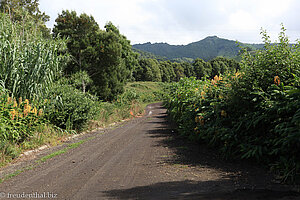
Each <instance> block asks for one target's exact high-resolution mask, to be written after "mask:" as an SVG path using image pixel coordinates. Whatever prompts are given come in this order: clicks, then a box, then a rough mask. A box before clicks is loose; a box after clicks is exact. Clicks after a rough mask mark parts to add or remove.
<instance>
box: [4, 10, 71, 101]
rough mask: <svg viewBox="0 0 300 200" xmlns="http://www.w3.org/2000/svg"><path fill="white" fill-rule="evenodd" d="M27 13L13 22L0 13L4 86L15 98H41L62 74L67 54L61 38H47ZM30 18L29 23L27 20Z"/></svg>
mask: <svg viewBox="0 0 300 200" xmlns="http://www.w3.org/2000/svg"><path fill="white" fill-rule="evenodd" d="M26 18H27V16H26V15H25V16H24V20H23V23H18V22H12V21H11V20H10V18H9V16H7V15H6V14H3V13H0V87H4V88H5V89H7V90H8V91H10V93H11V95H12V96H14V97H17V98H18V97H23V98H30V99H32V98H39V97H42V96H43V95H44V94H45V93H46V92H47V90H48V88H49V86H50V85H51V83H52V82H53V81H54V80H55V79H56V78H57V77H58V76H59V75H60V72H61V70H62V67H63V63H66V62H65V60H66V58H67V57H66V56H64V55H62V54H60V53H59V52H61V51H63V50H64V49H65V48H66V45H65V41H64V40H61V39H45V38H43V36H42V33H41V32H40V31H39V30H38V29H37V28H32V27H35V25H34V24H33V22H32V20H27V19H26ZM25 21H26V22H25Z"/></svg>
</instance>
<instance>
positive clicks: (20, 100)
mask: <svg viewBox="0 0 300 200" xmlns="http://www.w3.org/2000/svg"><path fill="white" fill-rule="evenodd" d="M21 103H22V97H20V98H19V105H20V104H21Z"/></svg>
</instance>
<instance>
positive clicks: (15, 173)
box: [0, 137, 94, 183]
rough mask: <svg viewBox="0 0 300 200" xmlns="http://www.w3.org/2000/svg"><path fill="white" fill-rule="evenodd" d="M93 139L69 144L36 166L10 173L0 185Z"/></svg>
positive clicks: (42, 159) (41, 159) (38, 162)
mask: <svg viewBox="0 0 300 200" xmlns="http://www.w3.org/2000/svg"><path fill="white" fill-rule="evenodd" d="M93 138H94V137H90V138H87V139H85V140H80V141H79V142H76V143H72V144H69V145H68V146H67V147H65V148H64V149H61V150H58V151H55V152H53V153H51V154H49V155H46V156H44V157H42V158H40V159H39V160H37V161H36V162H35V164H32V165H29V166H26V167H24V168H22V169H20V170H16V171H14V172H13V173H10V174H8V175H6V176H5V177H3V178H2V179H0V183H2V182H3V181H6V180H8V179H11V178H13V177H15V176H17V175H19V174H21V173H23V172H24V171H27V170H31V169H34V168H35V167H36V166H37V165H38V164H40V163H43V162H46V161H47V160H49V159H51V158H53V157H55V156H59V155H61V154H64V153H66V152H67V151H68V150H70V149H75V148H78V147H79V146H80V145H81V144H83V143H85V142H87V141H88V140H91V139H93Z"/></svg>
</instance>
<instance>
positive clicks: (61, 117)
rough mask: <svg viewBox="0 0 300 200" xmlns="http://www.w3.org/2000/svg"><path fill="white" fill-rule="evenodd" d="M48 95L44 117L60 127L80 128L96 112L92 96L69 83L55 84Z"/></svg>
mask: <svg viewBox="0 0 300 200" xmlns="http://www.w3.org/2000/svg"><path fill="white" fill-rule="evenodd" d="M48 96H49V98H48V101H49V102H48V103H46V106H45V115H46V118H47V119H48V120H49V121H50V122H51V123H52V124H54V125H56V126H58V127H60V128H63V129H68V130H70V129H75V130H82V129H83V128H84V126H85V125H86V123H87V122H88V120H89V119H92V117H93V114H94V113H95V112H96V105H97V103H96V102H95V99H94V97H93V96H91V95H90V94H88V93H83V92H81V91H80V90H78V89H76V88H74V87H72V86H70V85H65V84H62V85H61V84H59V83H58V84H55V85H54V86H53V87H52V88H51V91H50V92H49V94H48Z"/></svg>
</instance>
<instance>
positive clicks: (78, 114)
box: [0, 1, 163, 166]
mask: <svg viewBox="0 0 300 200" xmlns="http://www.w3.org/2000/svg"><path fill="white" fill-rule="evenodd" d="M0 8H1V13H0V26H1V29H0V162H1V164H0V165H1V166H3V165H5V164H7V163H8V162H10V161H12V160H14V159H16V158H17V157H18V156H19V155H20V153H22V152H23V151H24V150H28V149H33V148H37V147H39V146H41V145H43V144H50V145H56V144H59V143H60V142H61V141H64V140H65V138H66V137H68V136H69V135H70V134H77V133H80V132H82V131H86V130H91V129H95V128H98V127H104V126H106V125H108V124H110V123H114V122H119V121H121V120H124V119H128V118H132V117H134V116H138V115H141V114H142V113H143V111H144V106H145V104H146V103H152V102H155V101H159V100H162V95H163V94H162V92H161V91H162V90H163V84H162V83H148V82H140V83H136V84H135V83H134V82H132V80H133V79H132V78H131V77H132V73H133V69H134V67H135V64H136V63H138V60H137V54H136V53H134V52H133V51H132V50H131V45H130V42H129V41H128V40H127V39H126V38H125V36H123V35H121V34H120V33H119V31H118V29H117V28H116V27H115V26H114V25H113V24H112V23H108V24H107V25H106V27H105V30H101V29H100V28H99V27H98V25H97V23H96V22H95V21H94V20H93V18H92V17H91V16H87V15H85V14H82V15H80V16H77V14H76V13H75V12H69V11H63V12H62V14H60V15H59V16H58V18H57V20H56V21H57V25H56V27H55V28H54V30H53V34H51V33H50V30H48V29H47V28H46V26H45V22H46V21H47V19H49V17H48V16H47V15H46V14H45V13H41V12H40V11H39V9H38V3H37V1H1V6H0ZM68 17H69V18H68ZM66 18H68V20H67V21H66ZM78 25H80V27H83V29H81V30H77V31H75V30H76V28H75V26H78ZM83 31H84V32H83ZM97 48H100V49H97ZM128 82H130V83H128Z"/></svg>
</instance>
